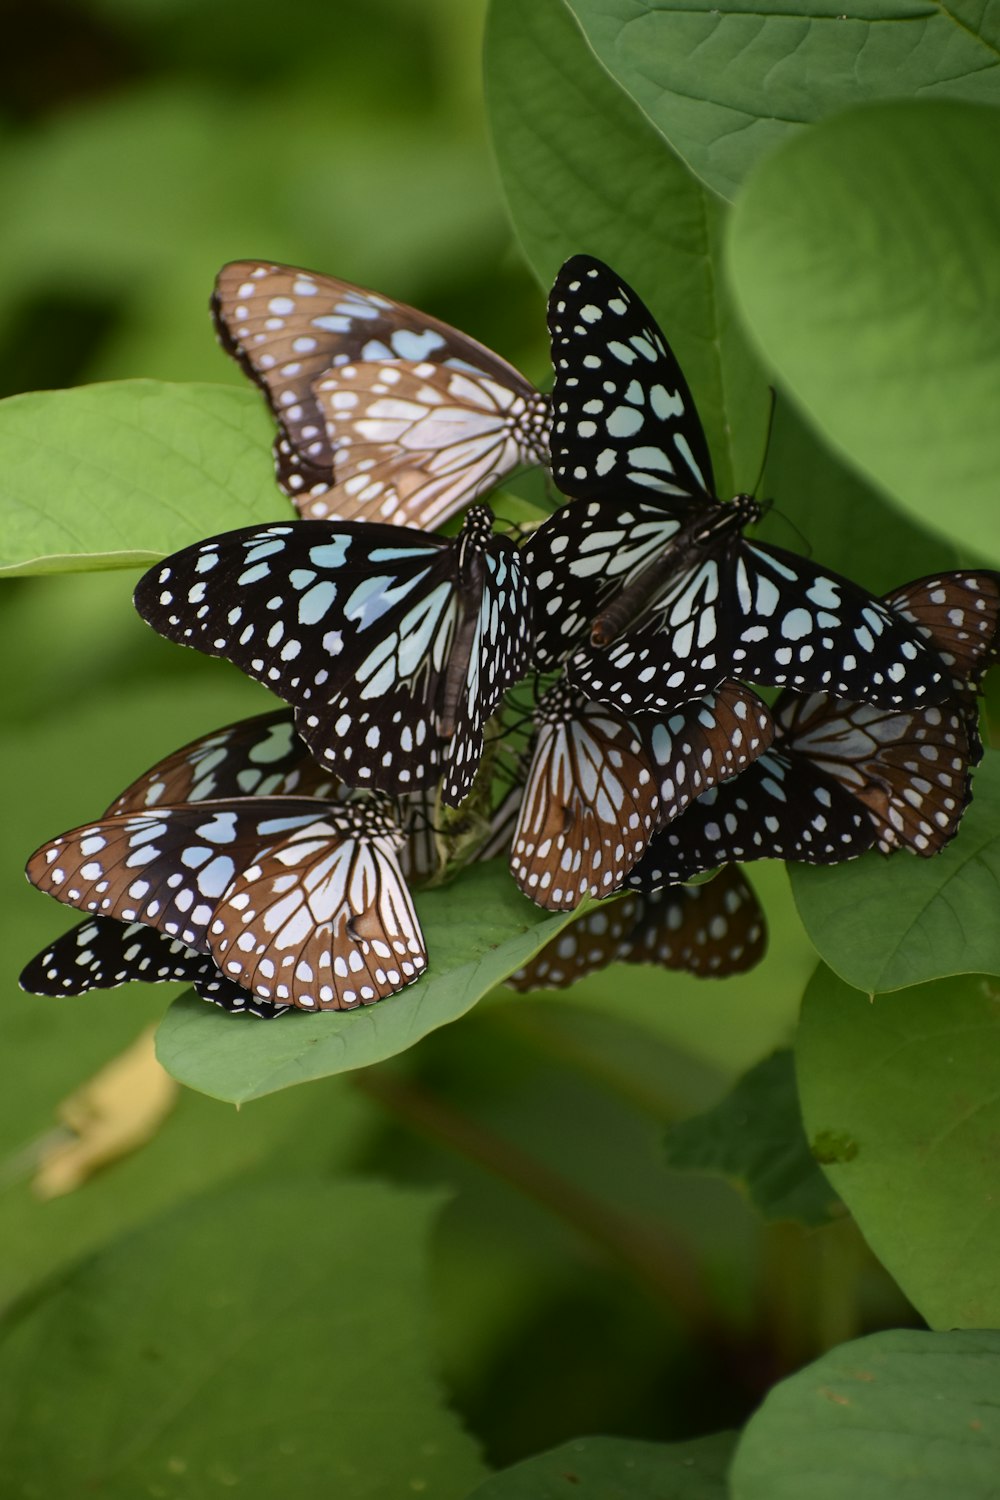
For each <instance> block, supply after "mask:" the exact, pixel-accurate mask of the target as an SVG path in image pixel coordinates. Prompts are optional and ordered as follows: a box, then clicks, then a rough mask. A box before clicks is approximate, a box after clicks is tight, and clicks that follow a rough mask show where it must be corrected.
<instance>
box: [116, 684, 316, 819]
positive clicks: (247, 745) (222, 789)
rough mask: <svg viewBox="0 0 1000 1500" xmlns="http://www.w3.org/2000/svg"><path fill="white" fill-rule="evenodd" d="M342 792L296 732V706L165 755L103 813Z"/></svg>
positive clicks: (244, 722)
mask: <svg viewBox="0 0 1000 1500" xmlns="http://www.w3.org/2000/svg"><path fill="white" fill-rule="evenodd" d="M339 790H340V789H339V788H338V787H337V785H336V783H335V781H334V779H333V778H332V777H331V775H330V773H329V772H328V771H325V770H323V769H322V768H321V767H320V766H318V765H317V764H316V762H315V761H314V760H313V758H312V756H311V755H310V754H309V751H308V749H307V747H306V745H305V743H304V742H303V741H302V740H301V739H300V738H299V736H298V735H297V734H296V733H295V727H294V722H293V715H292V711H291V709H284V708H283V709H278V710H277V712H275V713H271V714H259V715H257V716H256V717H254V718H252V719H241V720H239V722H238V723H236V724H228V725H227V726H226V727H225V728H224V729H216V730H213V731H212V732H211V733H210V734H205V735H202V736H201V737H200V738H199V739H196V740H192V742H191V743H190V744H189V745H185V746H183V748H182V749H180V750H175V751H174V753H173V754H172V755H168V756H165V757H164V759H163V760H161V761H157V763H156V765H155V766H153V767H152V768H151V769H150V770H149V771H147V772H145V774H144V775H142V776H140V777H139V778H138V779H137V780H136V781H134V782H133V783H132V785H131V786H129V787H126V789H125V791H123V792H122V793H120V795H119V796H117V797H116V798H115V800H114V802H112V804H111V806H110V807H109V808H108V809H107V812H106V813H105V815H104V816H105V817H112V816H114V815H115V814H117V813H125V812H140V811H142V810H143V809H146V808H153V807H157V806H161V805H172V804H175V803H180V802H203V801H205V799H206V798H213V799H219V798H228V797H252V796H257V797H263V796H269V795H274V794H281V795H285V796H288V795H292V794H294V793H297V794H299V795H300V796H309V797H334V796H336V795H338V792H339Z"/></svg>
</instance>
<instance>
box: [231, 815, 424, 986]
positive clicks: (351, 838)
mask: <svg viewBox="0 0 1000 1500" xmlns="http://www.w3.org/2000/svg"><path fill="white" fill-rule="evenodd" d="M401 842H402V837H401V834H400V831H399V829H398V827H397V826H395V825H393V824H390V823H388V822H386V821H385V820H384V819H383V818H382V817H381V816H380V815H379V814H377V813H376V812H375V811H374V810H373V809H372V807H371V806H370V805H367V804H360V805H358V806H347V807H344V808H338V809H331V810H329V812H328V814H327V815H326V816H323V817H320V818H316V819H315V820H314V822H313V823H312V824H311V825H309V826H308V827H305V828H300V829H297V830H296V831H295V832H294V834H293V835H292V836H291V837H290V838H287V839H284V840H282V841H280V842H278V843H276V844H274V845H273V846H272V847H270V848H268V849H266V850H263V851H262V852H261V853H260V854H259V855H258V856H257V858H256V860H255V861H254V863H253V864H252V865H250V866H248V867H247V868H245V869H243V870H241V871H240V873H239V874H238V875H237V876H236V878H235V879H234V881H233V883H232V885H231V886H230V888H229V889H228V891H227V892H226V895H225V897H224V899H223V900H222V901H221V902H220V903H219V905H218V906H217V908H216V910H215V914H214V916H213V919H212V924H211V929H210V933H209V941H210V944H211V949H212V954H213V956H214V958H215V960H216V962H217V964H218V965H219V968H220V970H221V972H222V973H223V974H224V975H225V976H226V978H228V979H231V980H235V982H236V983H237V984H238V985H240V986H241V987H242V988H244V989H248V990H251V991H252V992H253V993H254V994H255V995H257V996H258V997H260V998H261V999H264V1000H268V1001H270V1002H272V1003H277V1004H282V1003H291V1004H293V1005H296V1006H298V1007H300V1008H301V1009H304V1010H313V1009H319V1010H351V1009H354V1008H355V1007H357V1006H359V1005H372V1004H374V1003H375V1001H377V1000H381V999H384V998H385V997H386V996H387V995H391V994H394V993H395V992H396V991H397V990H399V989H401V988H402V987H403V986H404V985H407V984H410V983H412V981H413V980H414V979H417V978H418V977H419V976H420V974H421V973H423V971H424V969H425V968H426V967H427V952H426V947H425V944H424V939H423V935H422V933H421V931H420V924H419V922H418V921H417V915H416V912H415V911H414V909H413V902H412V899H411V897H410V894H409V891H408V890H407V888H406V883H405V881H404V879H403V876H402V873H401V871H400V867H399V861H398V857H397V850H398V848H399V846H400V844H401Z"/></svg>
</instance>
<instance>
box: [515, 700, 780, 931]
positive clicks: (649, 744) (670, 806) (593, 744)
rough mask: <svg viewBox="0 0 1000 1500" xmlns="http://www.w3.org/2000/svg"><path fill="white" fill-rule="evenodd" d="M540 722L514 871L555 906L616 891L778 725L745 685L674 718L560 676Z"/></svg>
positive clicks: (533, 894)
mask: <svg viewBox="0 0 1000 1500" xmlns="http://www.w3.org/2000/svg"><path fill="white" fill-rule="evenodd" d="M535 722H536V724H537V726H538V733H537V736H536V739H535V744H534V751H533V754H532V757H531V761H530V765H529V767H528V771H527V776H526V783H525V789H524V796H523V799H522V801H521V805H520V811H519V815H518V819H517V826H516V828H515V830H514V834H513V841H512V845H511V855H510V869H511V874H512V875H513V876H514V879H515V880H516V882H517V884H518V885H519V886H520V888H521V890H522V891H523V892H524V893H525V895H526V896H529V897H530V898H531V899H532V900H533V901H535V902H537V903H538V905H540V906H544V907H545V908H546V909H548V910H550V911H569V910H571V909H572V908H573V907H574V906H576V905H578V904H579V902H580V901H582V900H583V899H584V897H586V896H606V895H608V894H609V893H610V892H612V891H615V890H617V889H618V887H619V886H620V885H621V883H622V881H623V880H624V879H625V876H626V875H627V873H628V871H629V870H630V869H631V868H632V866H633V865H634V864H635V863H636V861H637V860H638V859H640V858H641V856H642V854H643V851H644V850H645V848H646V846H647V844H648V843H649V840H650V838H651V837H652V835H653V833H654V831H655V830H656V828H657V827H658V826H660V825H661V824H662V823H664V822H666V821H667V820H669V819H672V818H675V817H676V816H677V815H678V813H680V812H681V811H682V810H683V808H685V807H686V806H687V805H688V803H689V802H691V801H692V800H693V799H694V798H695V797H697V796H698V795H699V793H700V792H702V791H704V790H705V789H706V788H707V787H710V786H712V785H714V784H715V783H716V782H717V781H720V780H722V779H723V778H725V777H729V776H735V775H736V774H737V773H738V772H739V771H741V770H742V769H743V768H744V767H745V766H747V765H749V763H750V762H751V761H752V760H753V759H754V757H755V756H757V755H759V754H760V753H761V752H762V751H763V750H764V749H765V748H766V747H767V746H768V745H769V744H770V742H771V738H772V735H773V725H772V723H771V716H770V714H769V712H768V710H767V707H766V706H765V704H763V703H762V702H761V701H760V699H758V698H757V697H756V696H755V695H754V694H753V693H751V692H750V691H749V690H748V689H746V688H743V687H741V686H740V685H739V684H737V683H726V684H724V685H723V686H722V687H721V688H720V689H719V691H718V692H717V693H713V694H710V695H708V696H707V697H705V698H703V699H696V700H694V701H692V702H691V703H687V704H685V705H684V706H683V707H682V708H680V709H678V710H676V711H675V712H674V713H673V714H671V715H669V716H663V717H662V718H655V717H654V716H653V715H652V714H645V715H638V716H636V718H635V719H631V720H630V719H627V718H625V717H624V716H623V715H621V714H619V713H616V712H615V711H614V710H613V709H608V708H605V707H604V706H603V705H602V704H599V703H597V702H595V701H594V700H593V699H588V698H585V697H584V696H583V695H582V694H581V693H579V692H578V691H576V690H574V689H573V688H571V687H570V686H569V685H568V684H567V683H566V681H565V680H564V679H559V680H558V681H557V682H556V683H555V684H554V685H553V686H552V687H551V688H549V690H548V691H547V692H546V693H545V695H544V696H543V697H542V698H541V699H540V701H539V703H538V705H537V708H536V711H535Z"/></svg>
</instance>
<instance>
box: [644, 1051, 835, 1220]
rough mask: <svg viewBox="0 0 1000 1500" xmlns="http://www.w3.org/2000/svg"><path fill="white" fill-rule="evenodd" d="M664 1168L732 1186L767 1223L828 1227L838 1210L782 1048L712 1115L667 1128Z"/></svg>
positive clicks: (741, 1081)
mask: <svg viewBox="0 0 1000 1500" xmlns="http://www.w3.org/2000/svg"><path fill="white" fill-rule="evenodd" d="M667 1161H668V1162H669V1163H670V1165H671V1166H672V1167H678V1168H680V1169H681V1170H683V1171H688V1172H710V1173H715V1174H718V1175H720V1176H722V1177H728V1178H730V1179H731V1180H733V1181H735V1182H738V1183H739V1184H741V1186H743V1187H744V1188H745V1189H746V1191H747V1193H748V1195H749V1197H750V1200H751V1202H752V1203H753V1204H754V1206H755V1207H756V1208H757V1209H758V1210H759V1212H760V1213H761V1214H762V1215H763V1217H764V1218H765V1219H769V1220H773V1219H797V1220H798V1221H799V1222H800V1223H802V1224H808V1225H816V1224H826V1223H829V1221H830V1219H831V1218H832V1217H833V1215H834V1214H835V1212H836V1210H837V1195H836V1193H835V1192H834V1191H833V1190H832V1188H831V1187H830V1184H829V1183H828V1182H827V1180H826V1178H825V1177H824V1176H823V1173H822V1172H821V1171H820V1169H819V1167H818V1166H817V1165H816V1162H815V1160H814V1159H813V1157H812V1154H811V1153H810V1150H809V1144H808V1142H807V1140H806V1137H805V1132H804V1130H803V1128H802V1111H801V1110H800V1108H799V1099H798V1094H797V1092H796V1088H795V1067H794V1064H793V1062H792V1054H791V1052H789V1051H788V1049H787V1048H784V1049H782V1050H781V1051H779V1052H774V1053H772V1054H771V1056H770V1057H766V1058H764V1060H763V1061H762V1062H759V1063H758V1064H757V1065H756V1067H753V1068H751V1069H750V1071H749V1073H745V1074H744V1075H743V1077H742V1078H740V1079H739V1080H738V1081H737V1083H736V1084H735V1085H734V1087H733V1088H732V1089H731V1090H730V1092H729V1093H728V1094H727V1095H726V1097H725V1098H724V1099H722V1100H721V1101H720V1102H719V1103H718V1104H717V1105H715V1107H714V1108H713V1109H710V1110H707V1111H706V1112H705V1113H704V1114H702V1115H695V1116H694V1118H693V1119H690V1120H682V1121H681V1122H680V1123H679V1124H677V1125H673V1126H671V1128H670V1131H669V1132H668V1134H667Z"/></svg>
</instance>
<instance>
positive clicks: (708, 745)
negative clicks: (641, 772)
mask: <svg viewBox="0 0 1000 1500" xmlns="http://www.w3.org/2000/svg"><path fill="white" fill-rule="evenodd" d="M634 722H635V724H636V726H637V728H639V729H640V730H642V732H643V734H644V737H645V740H646V743H647V746H648V750H649V756H650V759H651V761H652V764H653V766H654V767H655V771H656V775H657V777H658V780H659V793H660V813H659V819H658V826H659V827H661V828H662V827H663V826H664V825H665V824H666V823H669V822H670V821H671V820H672V819H673V818H676V817H678V816H679V815H680V814H681V813H682V812H683V811H684V809H685V808H686V807H687V806H688V804H689V803H690V802H692V801H693V800H694V798H695V797H700V796H701V794H702V792H706V791H708V789H709V788H710V787H713V786H716V785H717V784H718V783H719V782H720V781H727V780H728V779H729V778H730V777H731V776H736V775H738V774H739V772H740V771H743V770H745V769H746V767H747V766H748V765H750V763H751V762H752V761H754V760H756V759H757V757H758V756H759V755H762V754H763V752H764V751H765V750H766V749H767V748H768V746H769V745H770V744H771V742H772V740H773V739H774V720H773V719H772V717H771V713H770V710H769V709H768V707H767V704H766V703H764V701H763V700H762V699H761V698H758V697H757V694H756V693H753V692H751V691H750V689H749V688H746V687H743V686H742V684H740V683H738V682H724V683H723V684H722V686H721V687H720V688H719V689H718V691H717V692H714V693H708V694H706V695H705V697H703V698H698V699H695V700H694V701H693V702H691V703H685V704H684V706H683V708H680V709H677V710H676V712H674V713H672V714H669V715H664V716H663V717H662V718H658V717H656V716H655V715H653V714H644V715H638V716H637V717H636V719H635V721H634Z"/></svg>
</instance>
